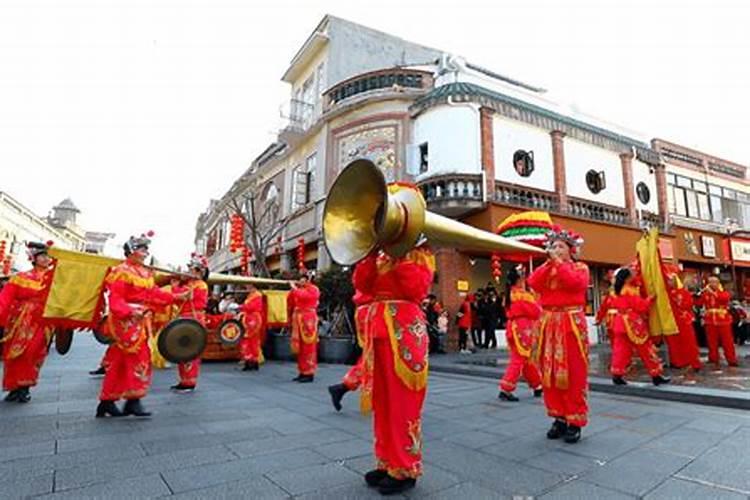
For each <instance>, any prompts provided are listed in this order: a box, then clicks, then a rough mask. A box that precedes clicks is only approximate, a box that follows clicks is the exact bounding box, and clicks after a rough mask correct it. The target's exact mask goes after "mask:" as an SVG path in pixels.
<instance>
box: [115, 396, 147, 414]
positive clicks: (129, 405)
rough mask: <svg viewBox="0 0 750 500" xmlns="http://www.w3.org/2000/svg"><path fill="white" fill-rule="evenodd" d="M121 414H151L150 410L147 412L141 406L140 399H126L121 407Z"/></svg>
mask: <svg viewBox="0 0 750 500" xmlns="http://www.w3.org/2000/svg"><path fill="white" fill-rule="evenodd" d="M122 414H123V415H124V416H126V417H127V416H128V415H134V416H136V417H150V416H151V412H148V411H146V410H145V409H144V408H143V405H142V404H141V400H140V399H128V400H127V402H126V403H125V406H124V407H123V408H122Z"/></svg>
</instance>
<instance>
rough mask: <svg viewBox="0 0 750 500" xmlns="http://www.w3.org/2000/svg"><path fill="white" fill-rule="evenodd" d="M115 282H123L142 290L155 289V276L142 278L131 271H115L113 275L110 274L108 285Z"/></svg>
mask: <svg viewBox="0 0 750 500" xmlns="http://www.w3.org/2000/svg"><path fill="white" fill-rule="evenodd" d="M115 281H122V282H125V283H127V284H129V285H133V286H137V287H140V288H153V287H154V278H153V276H149V277H148V278H142V277H140V276H137V275H135V274H134V273H133V272H131V271H126V270H123V269H115V270H114V272H112V274H110V275H109V276H108V277H107V283H113V282H115Z"/></svg>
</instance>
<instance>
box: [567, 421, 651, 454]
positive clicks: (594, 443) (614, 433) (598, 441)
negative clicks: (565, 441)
mask: <svg viewBox="0 0 750 500" xmlns="http://www.w3.org/2000/svg"><path fill="white" fill-rule="evenodd" d="M651 439H652V437H651V436H648V435H644V434H640V433H637V432H635V431H631V430H628V429H619V428H616V429H611V430H608V431H606V432H600V433H598V434H595V435H593V436H589V435H588V433H587V432H586V428H585V427H584V429H583V432H582V438H581V440H580V441H579V442H578V443H576V444H574V445H572V446H568V447H567V448H569V449H568V451H569V452H570V453H574V454H576V455H582V456H585V457H592V458H597V459H599V460H607V461H609V460H612V459H614V458H616V457H618V456H620V455H622V454H624V453H626V452H628V451H630V450H632V449H634V448H638V447H639V446H642V445H643V444H644V443H646V442H647V441H650V440H651Z"/></svg>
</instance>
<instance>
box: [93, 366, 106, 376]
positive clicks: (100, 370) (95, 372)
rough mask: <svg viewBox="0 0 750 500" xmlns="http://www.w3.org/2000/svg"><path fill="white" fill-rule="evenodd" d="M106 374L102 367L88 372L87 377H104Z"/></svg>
mask: <svg viewBox="0 0 750 500" xmlns="http://www.w3.org/2000/svg"><path fill="white" fill-rule="evenodd" d="M106 372H107V371H106V370H105V369H104V367H103V366H100V367H99V368H97V369H96V370H92V371H90V372H89V375H92V376H94V375H104V374H105V373H106Z"/></svg>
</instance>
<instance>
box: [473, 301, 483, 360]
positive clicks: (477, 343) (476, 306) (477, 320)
mask: <svg viewBox="0 0 750 500" xmlns="http://www.w3.org/2000/svg"><path fill="white" fill-rule="evenodd" d="M483 301H484V290H482V289H481V288H480V289H478V290H477V291H476V293H475V294H474V300H473V301H472V302H471V341H472V343H473V344H474V349H481V348H483V347H484V342H483V340H482V308H481V305H482V302H483Z"/></svg>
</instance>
